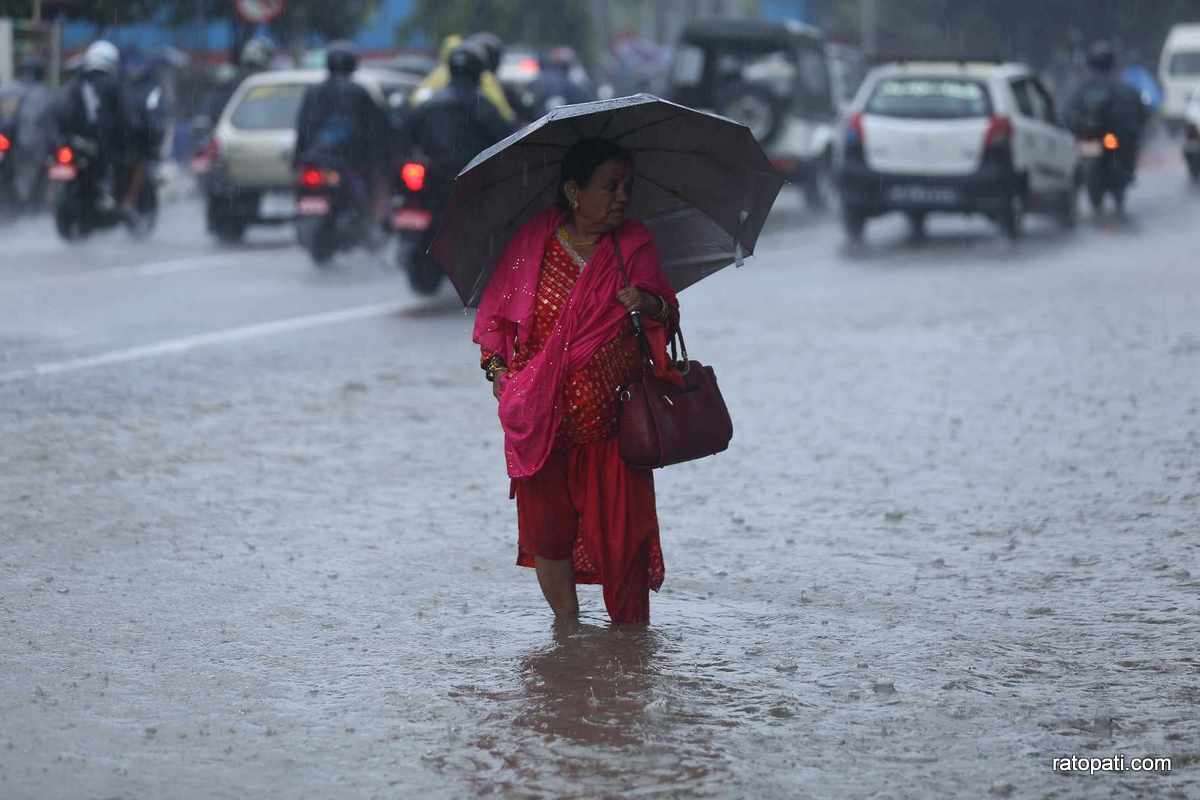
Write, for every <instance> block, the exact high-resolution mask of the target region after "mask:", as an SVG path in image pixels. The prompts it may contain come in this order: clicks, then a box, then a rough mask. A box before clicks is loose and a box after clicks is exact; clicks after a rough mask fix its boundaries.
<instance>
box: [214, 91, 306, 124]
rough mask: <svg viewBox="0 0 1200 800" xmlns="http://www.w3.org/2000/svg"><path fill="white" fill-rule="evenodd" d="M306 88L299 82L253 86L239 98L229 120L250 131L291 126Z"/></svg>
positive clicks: (294, 121)
mask: <svg viewBox="0 0 1200 800" xmlns="http://www.w3.org/2000/svg"><path fill="white" fill-rule="evenodd" d="M307 88H308V87H307V86H305V85H304V84H301V83H277V84H271V85H266V86H255V87H253V88H251V89H250V90H249V91H248V92H246V94H245V96H244V97H242V101H241V102H240V103H238V106H237V108H235V109H234V111H233V116H232V117H231V118H230V120H229V121H230V123H231V124H232V125H233V126H234V127H235V128H241V129H243V130H250V131H265V130H285V129H290V128H294V127H296V117H297V116H298V115H299V113H300V103H301V101H302V100H303V99H304V92H305V90H306V89H307Z"/></svg>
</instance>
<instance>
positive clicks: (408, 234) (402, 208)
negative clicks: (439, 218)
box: [391, 159, 445, 296]
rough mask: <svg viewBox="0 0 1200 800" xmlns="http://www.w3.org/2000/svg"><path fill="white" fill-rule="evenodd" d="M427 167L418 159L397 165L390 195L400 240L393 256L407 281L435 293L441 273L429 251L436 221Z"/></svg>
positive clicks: (394, 227)
mask: <svg viewBox="0 0 1200 800" xmlns="http://www.w3.org/2000/svg"><path fill="white" fill-rule="evenodd" d="M429 177H430V175H429V169H428V167H427V166H426V165H425V163H424V162H422V161H420V160H415V159H413V160H409V161H407V162H405V164H404V165H403V166H402V167H401V168H400V185H399V186H398V187H397V192H396V194H395V196H394V197H393V199H392V219H391V224H392V230H394V231H395V232H396V234H397V236H398V238H399V240H400V248H399V249H398V250H397V260H398V263H399V266H400V268H401V269H403V270H405V271H406V272H407V273H408V283H409V285H410V286H411V287H412V289H413V291H414V292H416V293H417V294H420V295H425V296H429V295H432V294H435V293H436V292H437V290H438V287H439V286H441V284H442V278H443V277H445V273H443V272H442V270H441V267H439V266H438V265H437V263H436V262H435V261H434V260H433V256H431V255H430V254H429V247H430V245H432V244H433V237H434V234H435V233H436V232H437V225H435V224H434V220H435V214H434V211H433V209H434V207H435V206H436V205H437V204H435V203H434V202H433V188H432V187H431V186H429V185H427V184H428V178H429Z"/></svg>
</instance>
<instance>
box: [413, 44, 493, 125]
mask: <svg viewBox="0 0 1200 800" xmlns="http://www.w3.org/2000/svg"><path fill="white" fill-rule="evenodd" d="M465 43H470V44H471V46H472V47H473V49H474V50H475V52H476V53H478V54H480V55H481V57H482V58H483V72H482V73H480V75H479V87H480V91H481V92H482V93H483V97H484V99H485V100H487V101H488V102H489V103H491V104H492V105H493V106H494V107H495V108H496V111H497V112H498V113H499V114H500V116H501V117H502V118H503V119H505V120H506V121H508V122H514V121H516V119H517V112H515V111H513V107H512V103H510V102H509V99H508V96H507V95H506V94H505V92H504V87H503V86H502V85H501V84H500V81H499V79H498V78H497V77H496V70H498V69H499V68H500V59H501V57H502V56H503V54H504V44H503V43H502V42H501V41H500V37H498V36H496V35H495V34H493V33H476V34H473V35H472V36H470V37H469V38H468V39H467V40H465V41H464V40H463V38H462V37H461V36H453V35H452V36H447V37H446V38H445V40H444V41H443V42H442V49H441V51H440V53H439V59H440V63H439V64H438V65H437V67H436V68H435V69H434V70H433V72H431V73H429V74H428V75H426V76H425V79H424V80H423V81H421V84H420V85H419V86H418V87H417V88H416V90H415V91H414V92H413V93H412V99H411V103H412V105H414V106H419V105H421V104H422V103H426V102H428V101H429V99H430V98H431V97H433V95H434V94H435V93H436V92H438V91H441V90H442V89H444V88H445V87H446V85H447V84H449V83H450V64H449V61H450V56H451V54H453V53H454V51H455V50H457V49H458V48H459V47H460V46H461V45H463V44H465Z"/></svg>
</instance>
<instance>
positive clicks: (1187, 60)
mask: <svg viewBox="0 0 1200 800" xmlns="http://www.w3.org/2000/svg"><path fill="white" fill-rule="evenodd" d="M1169 71H1170V73H1171V74H1172V75H1187V76H1200V50H1187V51H1184V52H1182V53H1176V54H1175V55H1173V56H1171V65H1170V68H1169Z"/></svg>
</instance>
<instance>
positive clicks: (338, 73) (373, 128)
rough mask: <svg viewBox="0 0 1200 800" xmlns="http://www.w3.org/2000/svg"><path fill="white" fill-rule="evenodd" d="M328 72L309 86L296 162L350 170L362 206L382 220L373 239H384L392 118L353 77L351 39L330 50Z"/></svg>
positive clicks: (354, 65) (298, 132)
mask: <svg viewBox="0 0 1200 800" xmlns="http://www.w3.org/2000/svg"><path fill="white" fill-rule="evenodd" d="M325 66H326V68H327V69H328V70H329V76H328V77H327V78H326V79H325V81H324V82H323V83H320V84H318V85H316V86H313V87H311V88H310V89H308V91H307V92H305V94H304V100H303V102H302V103H301V105H300V114H299V117H298V119H297V123H296V150H295V154H294V156H293V166H295V167H296V168H299V167H300V166H301V165H303V164H306V163H314V162H316V163H322V164H330V165H335V166H336V167H337V168H339V169H341V170H345V171H346V172H347V173H348V175H347V177H348V179H349V180H350V181H351V186H352V187H353V190H354V193H355V194H356V195H357V197H358V199H359V201H360V203H361V204H362V207H364V208H366V209H369V211H370V213H371V215H372V216H373V217H374V218H375V219H376V220H377V221H378V222H379V223H380V224H379V225H373V226H370V228H371V236H372V237H373V238H372V240H371V242H370V244H372V245H374V244H378V243H380V237H382V234H383V222H384V220H385V219H386V216H387V211H388V204H389V202H390V200H391V197H390V195H389V192H388V189H389V186H390V177H391V172H392V170H391V155H392V154H391V151H390V149H389V143H390V141H391V134H392V131H391V123H390V122H389V121H388V118H387V113H386V112H385V111H384V110H383V108H382V107H381V106H380V104H379V103H377V102H375V99H374V98H373V97H371V94H370V93H369V92H368V91H367V90H366V89H365V88H363V87H362V86H361V85H359V84H358V83H356V82H355V81H354V73H355V72H356V71H357V70H358V54H357V52H356V51H355V48H354V45H353V44H351V43H350V42H344V41H339V42H334V43H333V44H331V45H329V47H328V48H327V49H326V51H325Z"/></svg>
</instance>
